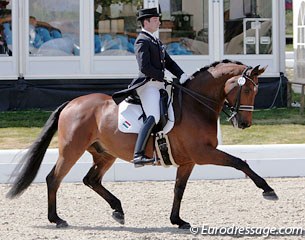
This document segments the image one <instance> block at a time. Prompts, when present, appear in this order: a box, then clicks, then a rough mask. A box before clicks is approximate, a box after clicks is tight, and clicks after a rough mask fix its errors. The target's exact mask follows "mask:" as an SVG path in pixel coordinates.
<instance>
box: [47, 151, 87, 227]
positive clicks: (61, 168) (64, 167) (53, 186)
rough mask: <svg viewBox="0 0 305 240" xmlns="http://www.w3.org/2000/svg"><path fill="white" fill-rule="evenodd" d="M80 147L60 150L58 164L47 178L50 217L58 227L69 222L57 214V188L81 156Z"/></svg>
mask: <svg viewBox="0 0 305 240" xmlns="http://www.w3.org/2000/svg"><path fill="white" fill-rule="evenodd" d="M80 149H81V148H80ZM80 149H79V151H76V150H74V151H72V150H71V149H68V148H66V149H65V150H62V151H60V155H59V157H58V160H57V162H56V165H55V166H54V168H53V169H52V170H51V172H50V173H49V174H48V176H47V178H46V181H47V187H48V219H49V221H50V222H51V223H56V227H57V228H62V227H67V226H68V223H67V222H66V221H65V220H63V219H61V218H60V217H59V216H58V215H57V207H56V194H57V190H58V188H59V186H60V183H61V182H62V180H63V178H64V177H65V176H66V175H67V174H68V172H69V171H70V170H71V168H72V167H73V165H74V164H75V163H76V161H77V160H78V159H79V158H80V157H81V155H82V153H83V151H81V150H80ZM62 153H64V154H62Z"/></svg>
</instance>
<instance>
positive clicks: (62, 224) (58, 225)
mask: <svg viewBox="0 0 305 240" xmlns="http://www.w3.org/2000/svg"><path fill="white" fill-rule="evenodd" d="M68 226H69V224H68V223H67V222H66V221H64V220H62V221H60V222H57V223H56V228H66V227H68Z"/></svg>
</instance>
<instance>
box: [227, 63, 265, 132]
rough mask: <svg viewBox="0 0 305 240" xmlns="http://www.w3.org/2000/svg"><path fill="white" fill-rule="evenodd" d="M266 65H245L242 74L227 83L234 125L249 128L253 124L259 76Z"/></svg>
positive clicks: (228, 102)
mask: <svg viewBox="0 0 305 240" xmlns="http://www.w3.org/2000/svg"><path fill="white" fill-rule="evenodd" d="M265 70H266V67H263V68H260V67H259V65H258V66H256V67H255V68H251V67H245V68H244V70H243V71H242V73H241V74H240V75H237V76H234V77H232V78H230V79H229V80H228V81H227V82H226V84H225V93H226V105H227V106H228V107H229V108H230V110H231V116H230V117H229V120H230V121H231V123H232V124H233V126H234V127H238V128H242V129H244V128H247V127H250V126H251V125H252V112H253V110H254V99H255V96H256V94H257V91H258V76H259V75H260V74H262V73H263V72H264V71H265Z"/></svg>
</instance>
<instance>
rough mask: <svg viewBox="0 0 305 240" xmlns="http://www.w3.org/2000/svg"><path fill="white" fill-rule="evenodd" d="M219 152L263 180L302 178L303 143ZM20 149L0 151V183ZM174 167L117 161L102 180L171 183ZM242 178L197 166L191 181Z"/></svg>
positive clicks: (82, 166) (47, 162)
mask: <svg viewBox="0 0 305 240" xmlns="http://www.w3.org/2000/svg"><path fill="white" fill-rule="evenodd" d="M219 149H221V150H222V151H225V152H227V153H230V154H232V155H234V156H237V157H240V158H242V159H244V160H247V163H248V164H249V165H250V167H251V168H252V169H253V170H254V171H256V172H257V173H258V174H259V175H260V176H262V177H299V176H305V154H304V153H305V144H277V145H236V146H235V145H234V146H233V145H221V146H219ZM23 153H24V151H21V150H2V151H0V183H8V179H9V176H10V175H11V173H12V171H13V169H14V168H15V167H16V165H17V162H18V159H19V158H20V156H21V155H22V154H23ZM56 159H57V149H49V150H48V151H47V154H46V156H45V159H44V161H43V163H42V166H41V168H40V170H39V172H38V175H37V177H36V179H35V182H45V178H46V176H47V174H48V173H49V172H50V171H51V169H52V167H53V166H54V164H55V161H56ZM91 165H92V160H91V156H90V155H89V154H88V153H86V154H84V155H83V156H82V157H81V159H80V160H79V161H78V162H77V164H76V165H75V166H74V167H73V168H72V170H71V171H70V173H69V174H68V175H67V176H66V178H65V179H64V181H65V182H80V181H82V179H83V177H84V176H85V175H86V173H87V172H88V170H89V168H90V167H91ZM175 176H176V168H174V167H169V168H163V167H153V166H145V167H142V168H134V166H133V164H130V163H127V162H125V161H122V160H118V161H117V162H116V163H115V164H114V165H113V166H112V167H111V169H110V170H109V171H108V172H107V174H106V175H105V177H104V180H106V181H145V180H158V181H160V180H174V179H175ZM231 178H245V175H244V174H243V173H242V172H240V171H237V170H235V169H233V168H229V167H219V166H212V165H205V166H198V165H197V166H196V167H195V168H194V170H193V173H192V175H191V179H193V180H195V179H231Z"/></svg>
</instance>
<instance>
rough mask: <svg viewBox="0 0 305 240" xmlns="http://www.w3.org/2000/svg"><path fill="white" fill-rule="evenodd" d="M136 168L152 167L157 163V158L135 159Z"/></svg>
mask: <svg viewBox="0 0 305 240" xmlns="http://www.w3.org/2000/svg"><path fill="white" fill-rule="evenodd" d="M132 162H133V164H134V166H135V167H136V168H138V167H144V166H145V165H152V164H153V163H154V162H155V158H148V157H146V156H145V155H144V156H138V157H135V158H134V160H133V161H132Z"/></svg>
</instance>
